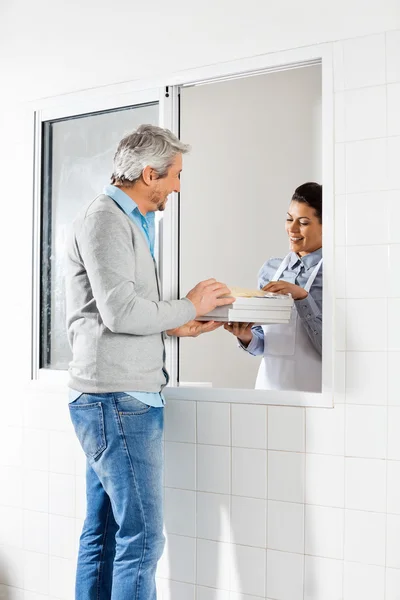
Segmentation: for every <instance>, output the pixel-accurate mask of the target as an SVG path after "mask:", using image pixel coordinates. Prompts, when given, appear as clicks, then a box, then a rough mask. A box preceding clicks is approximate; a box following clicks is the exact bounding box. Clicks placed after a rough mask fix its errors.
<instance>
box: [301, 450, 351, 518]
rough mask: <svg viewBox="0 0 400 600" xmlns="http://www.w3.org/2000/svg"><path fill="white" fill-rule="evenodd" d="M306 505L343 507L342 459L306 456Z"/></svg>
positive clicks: (320, 455) (340, 457)
mask: <svg viewBox="0 0 400 600" xmlns="http://www.w3.org/2000/svg"><path fill="white" fill-rule="evenodd" d="M306 503H307V504H318V505H319V506H333V507H343V506H344V458H343V457H342V456H324V455H322V454H307V457H306Z"/></svg>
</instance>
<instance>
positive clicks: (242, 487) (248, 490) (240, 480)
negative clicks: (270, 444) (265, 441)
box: [232, 448, 267, 498]
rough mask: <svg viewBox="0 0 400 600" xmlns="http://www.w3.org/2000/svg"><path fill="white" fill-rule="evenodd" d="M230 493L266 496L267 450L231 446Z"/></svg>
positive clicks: (254, 496) (253, 496) (258, 496)
mask: <svg viewBox="0 0 400 600" xmlns="http://www.w3.org/2000/svg"><path fill="white" fill-rule="evenodd" d="M232 494H234V495H236V496H247V497H251V498H266V497H267V451H266V450H252V449H248V448H232Z"/></svg>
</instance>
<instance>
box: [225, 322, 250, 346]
mask: <svg viewBox="0 0 400 600" xmlns="http://www.w3.org/2000/svg"><path fill="white" fill-rule="evenodd" d="M253 325H254V323H225V325H224V329H226V331H229V333H232V334H233V335H235V336H236V337H237V339H238V340H240V341H241V342H242V344H243V345H244V346H248V345H249V344H250V342H251V338H252V337H253V334H252V333H251V328H252V327H253Z"/></svg>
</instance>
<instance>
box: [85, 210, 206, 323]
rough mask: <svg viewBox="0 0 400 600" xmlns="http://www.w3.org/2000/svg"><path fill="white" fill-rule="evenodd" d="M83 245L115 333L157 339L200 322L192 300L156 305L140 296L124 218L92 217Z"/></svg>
mask: <svg viewBox="0 0 400 600" xmlns="http://www.w3.org/2000/svg"><path fill="white" fill-rule="evenodd" d="M78 247H79V252H80V255H81V258H82V260H83V263H84V266H85V269H86V272H87V275H88V278H89V281H90V285H91V288H92V292H93V296H94V299H95V300H96V304H97V307H98V310H99V313H100V316H101V318H102V321H103V323H104V325H105V326H106V327H108V329H110V331H112V332H114V333H126V334H131V335H152V334H155V333H161V332H162V331H165V330H167V329H175V328H176V327H180V326H181V325H184V324H185V323H187V322H188V321H191V320H192V319H194V318H195V316H196V309H195V307H194V305H193V304H192V302H191V301H190V300H189V299H187V298H184V299H182V300H171V301H158V302H155V301H151V300H146V299H144V298H141V297H140V296H139V295H138V294H137V291H136V287H135V256H134V249H133V248H132V236H131V231H130V229H129V228H128V226H127V225H126V224H125V223H124V222H123V221H122V220H121V219H119V217H118V215H115V214H114V213H111V212H95V213H92V214H90V215H88V216H86V218H85V220H84V222H83V225H82V228H81V230H80V232H79V233H78Z"/></svg>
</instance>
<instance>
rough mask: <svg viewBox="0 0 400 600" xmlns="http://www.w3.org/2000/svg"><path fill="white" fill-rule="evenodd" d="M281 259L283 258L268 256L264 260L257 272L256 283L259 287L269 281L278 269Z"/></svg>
mask: <svg viewBox="0 0 400 600" xmlns="http://www.w3.org/2000/svg"><path fill="white" fill-rule="evenodd" d="M282 260H283V258H278V257H275V258H269V259H268V260H267V261H265V263H264V264H263V265H262V267H261V269H260V270H259V272H258V285H259V287H260V289H261V288H262V287H264V285H266V284H267V283H269V282H270V281H271V279H272V277H273V276H274V275H275V273H276V271H277V270H278V269H279V266H280V265H281V263H282Z"/></svg>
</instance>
